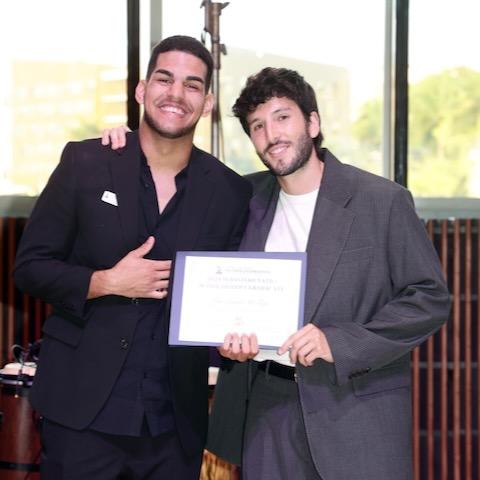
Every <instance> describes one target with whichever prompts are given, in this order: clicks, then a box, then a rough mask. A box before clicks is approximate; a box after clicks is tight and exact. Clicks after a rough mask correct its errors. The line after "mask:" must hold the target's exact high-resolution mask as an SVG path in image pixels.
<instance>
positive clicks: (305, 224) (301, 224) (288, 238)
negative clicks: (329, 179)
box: [254, 188, 318, 366]
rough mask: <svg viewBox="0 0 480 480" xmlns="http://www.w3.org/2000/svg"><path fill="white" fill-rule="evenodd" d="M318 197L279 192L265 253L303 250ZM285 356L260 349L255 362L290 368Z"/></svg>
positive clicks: (316, 194)
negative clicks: (280, 364) (278, 364)
mask: <svg viewBox="0 0 480 480" xmlns="http://www.w3.org/2000/svg"><path fill="white" fill-rule="evenodd" d="M317 196H318V188H317V189H316V190H313V191H312V192H309V193H305V194H302V195H289V194H288V193H285V192H284V191H283V190H280V195H279V197H278V202H277V208H276V210H275V216H274V218H273V223H272V227H271V228H270V232H269V233H268V238H267V243H266V244H265V251H266V252H305V251H306V249H307V242H308V236H309V234H310V227H311V226H312V219H313V212H314V210H315V204H316V202H317ZM292 333H294V332H292ZM285 340H286V339H285ZM288 355H289V353H288V352H286V353H284V354H283V355H278V353H277V351H276V350H267V349H260V351H259V352H258V354H257V355H256V356H255V358H254V360H256V361H258V362H262V361H264V360H275V361H276V362H278V363H283V364H284V365H289V366H293V364H292V363H291V362H290V358H289V356H288Z"/></svg>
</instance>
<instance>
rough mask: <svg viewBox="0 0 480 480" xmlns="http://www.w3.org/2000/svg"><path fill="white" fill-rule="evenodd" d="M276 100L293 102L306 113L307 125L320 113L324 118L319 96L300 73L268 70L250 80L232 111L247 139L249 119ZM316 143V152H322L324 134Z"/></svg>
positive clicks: (319, 135) (280, 69)
mask: <svg viewBox="0 0 480 480" xmlns="http://www.w3.org/2000/svg"><path fill="white" fill-rule="evenodd" d="M273 97H278V98H289V99H290V100H293V101H294V102H295V103H296V104H297V105H298V107H299V108H300V110H301V111H302V113H303V116H304V117H305V120H306V121H307V122H309V121H310V114H311V113H312V112H316V113H317V114H318V115H319V117H320V114H319V112H318V106H317V99H316V98H315V92H314V90H313V88H312V86H311V85H310V84H309V83H307V82H306V81H305V79H304V78H303V77H302V76H301V75H300V74H299V73H298V72H296V71H295V70H289V69H288V68H272V67H266V68H264V69H263V70H261V71H260V72H258V73H257V74H255V75H251V76H250V77H248V79H247V83H246V85H245V87H244V88H243V90H242V91H241V92H240V96H239V97H238V98H237V100H236V102H235V104H234V105H233V107H232V111H233V114H234V115H235V116H236V117H237V118H238V119H239V120H240V123H241V124H242V127H243V130H244V131H245V133H246V134H247V135H249V136H250V129H249V125H248V121H247V115H248V114H249V113H252V112H253V111H254V110H255V109H256V108H257V107H258V105H260V104H262V103H265V102H267V101H268V100H270V99H271V98H273ZM313 141H314V144H315V150H316V151H317V152H319V151H320V147H321V145H322V142H323V134H322V132H321V131H320V132H319V134H318V136H317V137H315V138H314V139H313Z"/></svg>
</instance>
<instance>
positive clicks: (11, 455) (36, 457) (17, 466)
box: [0, 362, 40, 480]
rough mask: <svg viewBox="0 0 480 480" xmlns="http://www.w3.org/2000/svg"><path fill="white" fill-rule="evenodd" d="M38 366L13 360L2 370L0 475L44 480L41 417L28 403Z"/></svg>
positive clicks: (6, 478)
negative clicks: (39, 417)
mask: <svg viewBox="0 0 480 480" xmlns="http://www.w3.org/2000/svg"><path fill="white" fill-rule="evenodd" d="M35 368H36V365H35V364H34V363H32V362H28V363H25V364H20V363H10V364H7V365H6V366H5V368H3V369H2V370H0V415H1V416H0V478H1V479H2V480H39V479H40V473H39V471H40V465H39V461H40V435H39V432H38V417H37V416H36V414H35V413H34V411H33V409H32V408H31V407H30V404H29V402H28V391H29V389H30V387H31V385H32V381H33V376H34V374H35Z"/></svg>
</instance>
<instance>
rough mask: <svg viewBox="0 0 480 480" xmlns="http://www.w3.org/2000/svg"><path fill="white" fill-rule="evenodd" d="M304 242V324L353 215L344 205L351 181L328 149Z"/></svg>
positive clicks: (323, 287)
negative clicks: (305, 263)
mask: <svg viewBox="0 0 480 480" xmlns="http://www.w3.org/2000/svg"><path fill="white" fill-rule="evenodd" d="M324 161H325V169H324V174H323V179H322V185H321V187H320V190H319V193H318V198H317V204H316V206H315V212H314V215H313V220H312V226H311V229H310V236H309V239H308V244H307V255H308V256H307V258H308V266H307V287H306V296H305V324H306V323H308V322H310V321H312V318H313V316H314V314H315V311H316V310H317V308H318V306H319V304H320V302H321V300H322V297H323V295H324V293H325V290H326V289H327V286H328V284H329V282H330V278H331V277H332V274H333V272H334V270H335V267H336V265H337V262H338V259H339V257H340V254H341V253H342V251H343V249H344V247H345V244H346V241H347V238H348V235H349V232H350V229H351V226H352V223H353V220H354V218H355V215H354V214H353V213H352V212H351V211H350V210H347V209H346V208H345V206H346V205H347V203H348V202H349V200H350V198H351V196H352V190H353V185H352V182H351V180H350V178H349V177H348V175H346V173H345V169H344V167H343V165H342V164H341V163H340V162H339V161H338V160H337V159H336V158H335V157H334V156H333V155H332V154H331V153H330V152H328V151H327V150H326V151H325V158H324Z"/></svg>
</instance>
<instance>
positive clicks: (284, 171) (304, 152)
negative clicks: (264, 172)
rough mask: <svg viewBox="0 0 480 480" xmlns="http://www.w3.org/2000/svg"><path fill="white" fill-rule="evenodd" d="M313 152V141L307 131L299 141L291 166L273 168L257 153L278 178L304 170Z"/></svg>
mask: <svg viewBox="0 0 480 480" xmlns="http://www.w3.org/2000/svg"><path fill="white" fill-rule="evenodd" d="M271 146H272V145H269V146H268V147H267V148H270V147H271ZM312 150H313V141H312V139H311V138H310V136H309V135H308V133H307V131H305V133H304V135H302V137H301V138H300V139H299V140H298V146H297V149H296V151H295V157H294V158H293V160H292V161H291V163H290V164H288V165H284V166H278V167H273V166H272V165H270V162H269V161H268V160H266V159H265V158H264V157H263V156H262V155H261V154H260V153H258V152H257V155H258V156H259V157H260V160H262V162H263V163H264V165H265V166H266V167H267V168H268V169H269V170H270V171H271V172H272V173H273V174H274V175H275V176H277V177H285V176H286V175H290V174H292V173H293V172H296V171H297V170H298V169H300V168H302V167H303V166H304V165H305V164H306V163H307V162H308V160H309V158H310V156H311V154H312Z"/></svg>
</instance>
